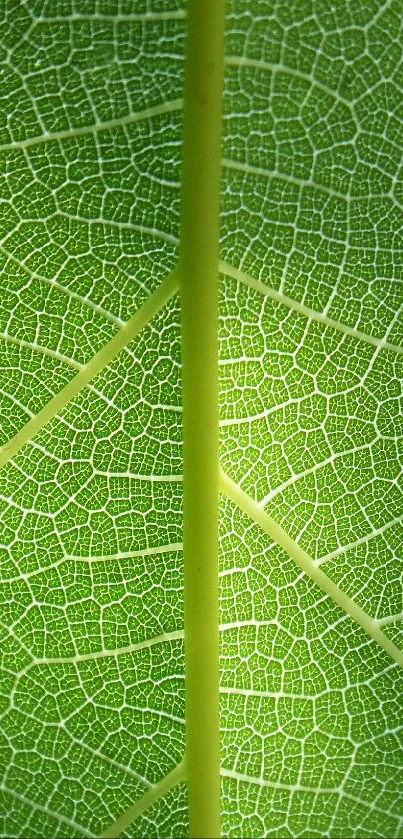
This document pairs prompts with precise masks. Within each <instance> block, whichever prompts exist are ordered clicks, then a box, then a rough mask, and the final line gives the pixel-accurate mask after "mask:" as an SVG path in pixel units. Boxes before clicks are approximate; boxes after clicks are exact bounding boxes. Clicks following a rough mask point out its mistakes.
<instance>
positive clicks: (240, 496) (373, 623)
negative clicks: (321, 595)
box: [220, 471, 403, 667]
mask: <svg viewBox="0 0 403 839" xmlns="http://www.w3.org/2000/svg"><path fill="white" fill-rule="evenodd" d="M220 486H221V490H222V492H223V493H224V494H225V495H226V496H227V497H228V498H229V499H230V500H231V501H233V502H234V503H235V504H237V505H238V507H239V508H240V509H241V510H243V512H244V513H246V515H248V516H249V517H250V518H251V519H253V521H255V522H256V524H258V525H259V527H261V528H262V530H264V531H265V532H266V533H267V535H268V536H270V538H271V539H273V541H274V542H276V544H277V545H279V546H280V547H281V548H283V550H284V551H286V553H287V554H288V555H289V556H290V557H291V559H293V560H294V562H295V563H296V564H297V565H298V566H299V568H301V569H302V570H303V571H304V572H305V573H306V574H307V576H308V577H310V578H311V580H313V581H314V582H315V583H316V584H317V585H318V586H319V587H320V588H321V589H322V591H324V592H325V593H326V594H328V595H329V597H331V598H332V600H334V602H335V603H337V604H338V606H340V607H341V608H342V609H343V611H344V612H346V614H347V615H350V617H351V618H352V619H353V620H354V621H355V622H356V623H358V624H359V626H361V627H362V629H364V630H365V632H366V633H367V634H368V635H369V636H370V637H371V638H373V640H374V641H376V643H377V644H378V645H379V646H380V647H381V648H382V649H383V650H385V652H387V653H388V655H390V656H391V658H393V660H394V661H396V663H397V664H400V665H401V666H402V667H403V652H402V651H401V650H399V648H398V647H397V646H396V645H395V644H394V643H393V641H391V640H390V639H389V638H388V637H387V636H386V635H385V633H384V632H383V631H382V629H381V627H380V625H379V623H378V621H377V620H375V618H371V617H370V615H368V614H367V613H366V612H364V610H363V609H361V607H360V606H358V605H357V603H355V601H354V600H352V598H351V597H349V596H348V595H347V594H345V592H343V591H342V590H341V589H340V588H339V587H338V585H336V583H334V582H333V581H332V580H331V579H330V578H329V577H328V576H327V575H326V574H325V573H324V572H323V571H322V570H321V569H320V568H319V567H318V566H317V565H316V564H315V562H314V561H313V559H312V558H311V557H310V556H309V555H308V554H307V553H306V551H304V550H303V548H301V547H300V546H299V545H298V544H297V542H295V541H294V539H292V538H291V536H289V535H288V533H286V531H285V530H283V528H282V527H281V526H280V525H279V524H277V522H275V521H274V520H273V519H272V518H271V516H269V515H268V513H266V511H265V510H264V509H263V508H262V507H261V506H260V505H259V504H257V503H256V501H254V499H253V498H251V497H250V496H249V495H247V494H246V493H245V492H243V490H242V489H241V488H240V487H239V486H238V484H236V483H235V482H234V481H232V480H231V478H229V477H228V475H226V474H225V473H224V472H222V471H221V472H220Z"/></svg>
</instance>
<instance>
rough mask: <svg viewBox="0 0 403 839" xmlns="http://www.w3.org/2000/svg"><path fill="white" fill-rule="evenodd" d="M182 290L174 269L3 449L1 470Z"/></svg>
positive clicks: (0, 454) (0, 460)
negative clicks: (179, 289)
mask: <svg viewBox="0 0 403 839" xmlns="http://www.w3.org/2000/svg"><path fill="white" fill-rule="evenodd" d="M177 289H178V281H177V276H176V272H175V271H172V272H171V273H170V274H168V276H167V277H165V279H164V280H163V282H162V283H161V285H160V286H159V287H158V288H157V289H156V291H154V293H153V294H152V295H151V296H150V297H149V298H148V299H147V300H146V302H145V303H144V304H143V305H142V306H141V307H140V309H138V311H137V312H135V314H134V315H133V316H132V317H131V318H130V320H128V321H127V322H126V323H125V324H123V326H122V327H121V328H120V329H119V331H118V332H117V333H116V334H115V335H114V336H113V338H111V340H110V341H108V343H107V344H105V346H104V347H102V348H101V349H100V350H99V351H98V352H97V353H95V355H94V356H93V357H92V358H91V359H90V361H88V362H87V364H85V365H84V366H83V367H82V368H81V370H80V371H79V372H78V373H77V375H76V376H74V378H73V379H71V380H70V381H69V382H68V383H67V385H65V387H64V388H62V390H61V391H59V393H56V394H55V396H53V397H52V399H50V400H49V402H47V404H46V405H44V407H43V408H42V410H41V411H39V413H38V414H36V415H35V416H34V417H32V419H30V420H29V421H28V422H27V423H26V425H24V426H23V428H21V429H20V431H18V432H17V434H15V436H14V437H12V438H11V440H9V441H8V442H7V443H5V445H4V446H2V447H1V449H0V469H1V468H2V467H3V466H5V465H6V463H8V461H9V460H11V458H13V457H15V455H16V454H17V452H19V450H20V449H21V448H22V446H24V445H25V443H28V442H29V441H30V440H32V439H33V438H34V437H36V435H37V434H38V432H39V431H40V430H41V429H42V428H43V426H44V425H46V423H47V422H49V420H51V419H52V418H53V417H55V416H56V415H57V414H59V413H60V411H61V410H62V409H63V408H64V407H65V406H66V405H67V404H68V403H69V402H70V401H71V400H72V399H73V398H74V397H75V396H77V394H78V393H79V392H80V391H81V390H83V388H84V387H86V385H88V383H89V382H91V381H92V379H94V378H95V376H97V375H98V373H100V371H101V370H103V369H104V367H106V366H107V365H108V364H110V362H111V361H112V360H113V359H114V358H116V356H117V355H118V354H119V353H120V351H121V350H122V349H123V348H124V347H126V346H127V344H129V343H130V342H131V341H132V340H133V338H135V337H136V335H138V333H139V332H140V331H141V329H143V327H144V326H147V324H148V323H149V322H150V321H151V320H152V318H153V317H154V316H155V315H156V314H157V313H158V312H159V311H160V310H161V309H162V308H163V307H164V306H165V305H166V303H167V302H168V301H169V300H170V299H171V297H173V295H174V294H175V293H176V291H177Z"/></svg>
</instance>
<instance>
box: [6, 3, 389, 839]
mask: <svg viewBox="0 0 403 839" xmlns="http://www.w3.org/2000/svg"><path fill="white" fill-rule="evenodd" d="M2 12H3V26H2V41H1V71H0V73H1V75H0V96H1V103H2V104H1V109H0V169H1V172H2V173H4V175H5V177H3V178H2V180H1V184H0V198H1V221H0V226H1V245H0V262H1V292H2V294H1V307H0V334H1V341H0V392H1V406H2V423H1V428H0V445H2V446H3V448H2V450H1V452H0V465H1V467H2V470H1V476H0V520H1V530H0V533H1V536H0V563H1V579H2V585H1V588H0V599H1V605H0V633H1V679H0V715H1V723H0V730H1V735H0V766H1V788H0V833H1V835H5V836H13V837H22V839H31V837H49V839H50V837H60V839H63V838H64V839H65V837H69V839H76V837H85V836H98V835H100V834H102V833H105V832H107V831H108V830H109V829H111V825H113V824H114V822H115V820H116V819H118V818H119V816H120V815H121V814H127V812H128V811H129V816H130V818H129V816H128V817H127V824H128V822H129V821H130V819H132V822H131V824H130V825H129V824H128V826H127V827H126V828H125V830H124V831H123V833H122V835H123V836H126V837H139V839H140V837H144V836H158V837H171V836H176V837H183V836H184V835H186V834H187V831H188V815H187V808H188V802H187V792H186V777H185V775H186V771H185V766H184V763H183V755H184V716H185V710H184V659H183V640H184V637H183V636H184V631H183V585H182V427H181V416H182V414H181V406H182V394H181V371H180V363H181V339H180V330H179V313H180V310H179V299H178V296H177V295H176V288H177V282H178V279H177V273H176V272H175V269H176V265H177V259H178V235H179V185H180V177H181V170H180V161H181V150H182V95H183V60H184V54H185V26H186V15H185V9H184V3H183V2H182V0H152V1H151V0H150V2H148V0H147V2H146V0H136V2H134V1H133V0H51V2H47V0H29V2H25V3H19V2H15V0H5V2H4V3H3V9H2ZM226 26H227V32H226V63H225V92H224V131H223V161H222V192H221V208H222V215H221V247H220V256H221V263H220V292H221V299H220V315H221V324H220V397H221V421H220V430H221V444H220V445H221V448H220V463H221V469H222V473H221V490H222V494H221V511H220V609H221V615H220V621H221V727H222V728H221V738H222V739H221V752H222V770H221V774H222V833H223V836H226V837H239V836H242V837H257V838H258V837H262V836H265V837H266V836H267V837H273V839H285V838H286V837H290V839H291V837H295V839H297V837H298V839H300V837H306V839H316V837H317V839H321V837H323V836H329V837H332V839H341V837H347V836H348V837H357V839H365V838H366V837H379V838H380V839H381V838H382V839H383V837H387V839H389V837H390V839H392V837H396V839H397V837H400V836H401V835H402V829H403V828H402V822H403V814H402V805H401V802H402V798H403V789H402V772H401V767H402V754H403V752H402V725H401V720H402V698H401V697H402V695H403V674H402V669H401V665H402V663H403V653H402V642H403V637H402V617H403V594H402V574H401V545H402V537H403V514H402V509H403V506H402V501H403V492H402V471H401V461H402V431H403V428H402V420H401V417H402V408H403V405H402V401H403V400H402V381H403V319H402V304H403V282H402V258H401V254H402V253H403V234H402V221H401V219H402V200H403V189H402V176H401V136H402V120H403V109H402V86H403V75H402V24H401V7H400V4H399V2H398V0H391V1H390V2H387V3H384V4H381V3H380V2H379V0H376V2H375V0H374V2H371V1H370V0H368V2H366V3H365V4H364V5H363V4H361V5H360V4H353V3H343V2H341V0H337V2H336V3H333V4H329V3H327V2H325V0H313V1H312V2H308V1H307V0H301V2H299V3H295V4H290V3H288V2H283V0H276V2H273V3H271V2H270V3H268V2H266V0H253V3H247V2H246V0H228V3H227V23H226ZM201 130H202V127H201ZM127 322H128V323H127Z"/></svg>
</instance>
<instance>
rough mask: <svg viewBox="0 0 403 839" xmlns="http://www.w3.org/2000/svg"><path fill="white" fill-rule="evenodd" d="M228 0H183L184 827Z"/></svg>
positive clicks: (207, 770) (200, 625)
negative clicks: (185, 19)
mask: <svg viewBox="0 0 403 839" xmlns="http://www.w3.org/2000/svg"><path fill="white" fill-rule="evenodd" d="M223 41H224V0H189V3H188V35H187V50H186V75H185V106H184V138H183V142H184V146H183V166H182V206H181V231H180V248H179V278H180V295H181V307H182V353H183V356H182V357H183V420H184V563H185V679H186V688H185V691H186V693H185V699H186V770H187V778H188V796H189V817H190V836H191V838H192V839H201V837H203V839H217V837H219V835H220V774H219V773H220V747H219V746H220V744H219V695H218V682H219V662H218V259H219V253H218V244H219V204H220V171H221V107H222V104H221V103H222V85H223V55H224V46H223Z"/></svg>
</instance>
